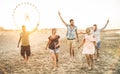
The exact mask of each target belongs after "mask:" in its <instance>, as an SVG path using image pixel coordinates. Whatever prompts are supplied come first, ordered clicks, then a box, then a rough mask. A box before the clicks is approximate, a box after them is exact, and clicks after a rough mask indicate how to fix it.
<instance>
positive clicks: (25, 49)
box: [17, 24, 39, 62]
mask: <svg viewBox="0 0 120 74" xmlns="http://www.w3.org/2000/svg"><path fill="white" fill-rule="evenodd" d="M38 26H39V24H37V26H36V28H35V29H34V30H33V31H30V32H28V31H26V27H25V26H24V25H23V26H22V32H21V33H20V38H19V41H18V45H17V47H18V48H19V44H20V42H21V52H20V53H21V56H22V57H23V58H24V61H25V62H27V61H28V59H29V56H30V54H31V51H30V43H29V35H30V34H31V33H33V32H35V31H36V30H37V28H38Z"/></svg>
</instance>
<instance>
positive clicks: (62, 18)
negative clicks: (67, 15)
mask: <svg viewBox="0 0 120 74" xmlns="http://www.w3.org/2000/svg"><path fill="white" fill-rule="evenodd" d="M58 15H59V17H60V19H61V21H62V22H63V23H64V25H65V26H67V23H66V22H65V21H64V20H63V18H62V16H61V13H60V12H59V11H58Z"/></svg>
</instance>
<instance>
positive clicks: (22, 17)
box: [13, 3, 39, 31]
mask: <svg viewBox="0 0 120 74" xmlns="http://www.w3.org/2000/svg"><path fill="white" fill-rule="evenodd" d="M13 20H14V24H15V26H16V27H17V29H21V26H22V25H25V26H26V29H27V30H28V31H30V30H32V29H33V28H34V27H35V26H36V24H37V23H39V12H38V10H37V8H36V7H35V6H34V5H32V4H30V3H22V4H18V5H17V6H16V8H15V9H14V14H13Z"/></svg>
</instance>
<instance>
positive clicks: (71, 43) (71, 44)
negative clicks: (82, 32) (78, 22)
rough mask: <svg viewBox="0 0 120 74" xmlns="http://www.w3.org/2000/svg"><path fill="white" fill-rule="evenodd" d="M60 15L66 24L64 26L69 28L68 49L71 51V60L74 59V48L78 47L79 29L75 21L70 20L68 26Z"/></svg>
mask: <svg viewBox="0 0 120 74" xmlns="http://www.w3.org/2000/svg"><path fill="white" fill-rule="evenodd" d="M58 15H59V17H60V19H61V21H62V22H63V23H64V25H65V26H66V27H67V34H66V36H67V43H68V48H69V49H70V60H73V59H74V48H75V46H76V43H75V42H76V39H77V41H79V39H78V34H77V27H76V26H75V25H74V20H73V19H70V24H67V23H66V22H65V21H64V20H63V18H62V17H61V14H60V12H58Z"/></svg>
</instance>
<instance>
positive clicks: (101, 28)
mask: <svg viewBox="0 0 120 74" xmlns="http://www.w3.org/2000/svg"><path fill="white" fill-rule="evenodd" d="M108 23H109V19H108V20H107V23H106V24H105V26H104V27H103V28H101V29H100V30H101V31H102V30H104V29H105V28H106V27H107V25H108Z"/></svg>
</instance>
